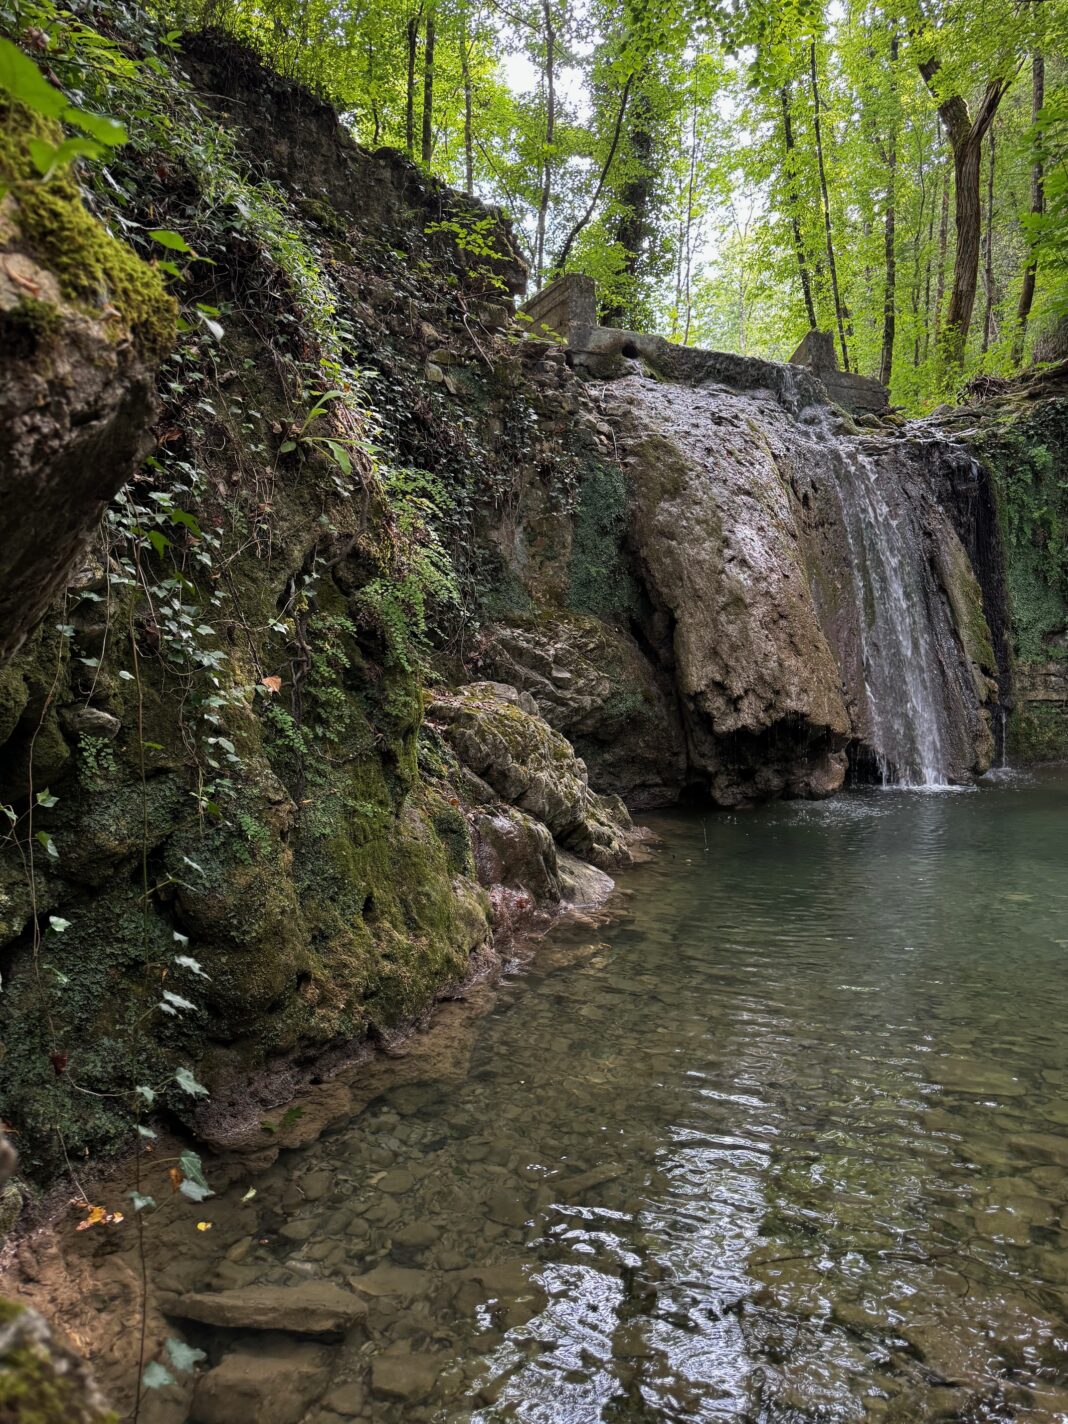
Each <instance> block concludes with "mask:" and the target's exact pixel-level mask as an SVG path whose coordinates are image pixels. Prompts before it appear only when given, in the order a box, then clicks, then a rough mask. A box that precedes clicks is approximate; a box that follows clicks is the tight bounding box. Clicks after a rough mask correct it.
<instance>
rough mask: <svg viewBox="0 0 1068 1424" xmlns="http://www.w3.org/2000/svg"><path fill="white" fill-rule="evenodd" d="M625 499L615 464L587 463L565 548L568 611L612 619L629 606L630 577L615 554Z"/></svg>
mask: <svg viewBox="0 0 1068 1424" xmlns="http://www.w3.org/2000/svg"><path fill="white" fill-rule="evenodd" d="M628 498H629V494H628V490H627V479H626V476H625V474H624V473H623V471H622V470H621V469H620V468H619V466H618V465H609V464H602V463H597V464H594V465H591V467H590V468H589V469H587V470H586V471H585V473H584V476H583V477H582V479H581V480H580V482H579V489H578V503H577V507H576V510H575V533H574V543H573V546H572V550H571V578H570V585H571V589H570V603H571V606H572V607H573V608H576V609H579V610H580V611H582V612H586V613H596V614H598V615H600V616H601V617H604V618H609V619H618V618H625V617H626V616H627V615H628V614H629V613H630V612H631V611H632V610H633V608H634V607H635V604H636V597H637V593H636V589H635V586H634V579H633V576H632V575H631V574H630V573H629V571H628V570H627V569H626V568H625V566H624V565H623V562H622V558H621V555H620V547H621V543H622V539H623V534H624V531H625V528H626V520H627V503H628Z"/></svg>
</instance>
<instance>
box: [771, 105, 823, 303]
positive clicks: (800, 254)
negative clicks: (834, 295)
mask: <svg viewBox="0 0 1068 1424" xmlns="http://www.w3.org/2000/svg"><path fill="white" fill-rule="evenodd" d="M779 97H780V99H781V100H782V131H783V138H784V140H785V143H786V164H785V168H786V197H787V201H788V203H789V204H790V226H791V228H792V230H793V234H794V251H795V252H796V253H797V270H798V273H799V274H800V277H801V292H802V294H803V296H804V298H805V311H806V312H807V313H808V324H809V326H810V327H811V328H812V329H813V330H815V329H816V327H817V325H818V322H817V321H816V307H815V303H814V302H813V300H812V278H811V276H810V275H809V270H808V261H807V259H806V257H805V239H804V236H803V234H802V232H801V199H800V195H799V194H798V192H797V174H796V173H795V172H794V163H795V159H794V154H795V152H796V145H795V144H794V125H793V119H792V118H791V115H790V86H789V85H788V84H784V85H783V86H782V88H781V89H780V90H779Z"/></svg>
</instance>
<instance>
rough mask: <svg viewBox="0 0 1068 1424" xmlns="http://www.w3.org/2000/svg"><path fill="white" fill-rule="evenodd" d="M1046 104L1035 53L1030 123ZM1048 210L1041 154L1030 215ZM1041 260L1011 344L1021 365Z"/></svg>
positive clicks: (1029, 269)
mask: <svg viewBox="0 0 1068 1424" xmlns="http://www.w3.org/2000/svg"><path fill="white" fill-rule="evenodd" d="M1045 101H1046V62H1045V60H1044V59H1043V57H1042V55H1040V54H1036V55H1035V56H1034V58H1033V59H1032V60H1031V122H1032V124H1035V123H1037V122H1038V115H1039V111H1040V110H1041V108H1042V105H1043V104H1044V103H1045ZM1045 211H1046V174H1045V170H1044V168H1043V165H1042V155H1041V152H1039V153H1037V154H1036V155H1035V161H1034V163H1033V164H1032V165H1031V212H1032V213H1033V214H1034V215H1035V217H1041V216H1042V214H1043V213H1044V212H1045ZM1037 273H1038V261H1037V259H1036V258H1034V257H1032V258H1031V260H1030V262H1028V264H1027V266H1026V267H1025V268H1024V279H1023V286H1022V287H1021V288H1020V304H1019V306H1018V307H1017V308H1016V335H1015V337H1014V338H1013V343H1012V359H1013V361H1014V363H1015V364H1016V365H1017V366H1018V365H1019V364H1020V363H1021V361H1022V360H1023V354H1024V341H1025V339H1026V337H1027V321H1028V318H1029V317H1030V315H1031V304H1032V303H1033V301H1034V299H1035V277H1036V275H1037Z"/></svg>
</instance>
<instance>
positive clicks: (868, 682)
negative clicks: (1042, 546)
mask: <svg viewBox="0 0 1068 1424" xmlns="http://www.w3.org/2000/svg"><path fill="white" fill-rule="evenodd" d="M835 446H836V453H837V458H836V459H835V461H834V462H833V464H834V469H835V472H836V476H837V478H836V494H837V497H838V500H839V503H840V506H841V512H842V522H843V526H844V529H845V533H846V538H847V541H848V546H849V553H850V573H851V577H852V583H853V593H854V598H855V600H856V616H857V625H858V629H859V634H860V654H861V661H862V667H863V688H864V697H865V700H866V704H867V706H866V712H867V721H868V724H869V728H870V744H871V750H872V752H873V753H874V755H875V759H876V763H877V765H878V769H879V774H880V777H881V780H882V782H883V784H884V785H889V784H894V785H898V786H913V787H936V786H945V785H946V784H947V782H948V780H949V773H948V763H947V757H946V753H945V743H946V736H945V716H946V712H945V698H944V695H943V689H942V685H941V677H940V674H939V640H938V637H937V634H936V631H935V629H934V626H933V623H932V619H931V614H930V611H929V608H928V604H927V594H926V588H927V583H928V575H927V572H926V569H925V561H926V542H925V539H924V531H923V529H922V528H921V527H920V524H919V521H918V519H917V518H916V515H915V511H914V509H913V506H912V503H911V502H910V500H909V498H908V496H907V494H906V492H905V491H904V489H903V487H902V483H901V474H900V471H899V468H898V466H897V464H896V463H895V462H892V461H890V462H887V463H883V464H880V465H876V463H875V461H874V460H873V459H872V458H871V456H870V454H869V453H868V451H867V449H865V442H862V441H858V440H855V439H854V440H850V441H848V442H847V441H840V440H836V441H835Z"/></svg>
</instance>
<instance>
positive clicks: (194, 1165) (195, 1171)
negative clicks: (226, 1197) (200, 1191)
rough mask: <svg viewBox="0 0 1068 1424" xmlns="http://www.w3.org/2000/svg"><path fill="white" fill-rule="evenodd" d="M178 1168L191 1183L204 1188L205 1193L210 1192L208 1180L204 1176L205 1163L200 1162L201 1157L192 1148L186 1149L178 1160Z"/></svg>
mask: <svg viewBox="0 0 1068 1424" xmlns="http://www.w3.org/2000/svg"><path fill="white" fill-rule="evenodd" d="M178 1166H179V1167H180V1168H181V1172H182V1176H183V1177H185V1178H187V1179H188V1180H189V1181H190V1182H195V1183H196V1184H197V1186H198V1187H203V1188H204V1190H205V1191H210V1190H211V1188H210V1187H209V1186H208V1179H207V1177H205V1175H204V1163H203V1162H202V1161H201V1160H200V1155H199V1153H197V1152H194V1151H193V1150H192V1149H191V1148H188V1147H187V1148H186V1149H185V1151H184V1152H183V1153H182V1155H181V1156H180V1157H179V1158H178Z"/></svg>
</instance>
